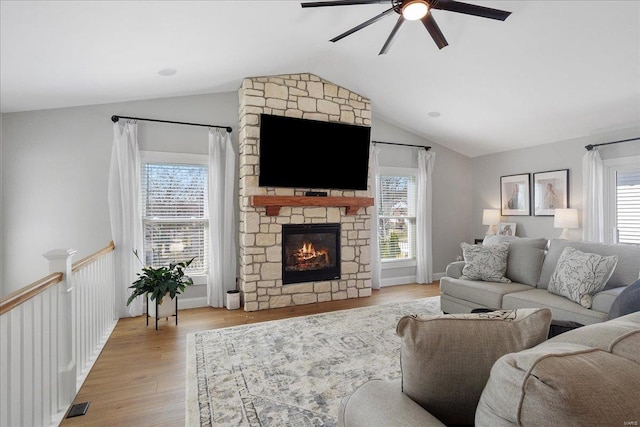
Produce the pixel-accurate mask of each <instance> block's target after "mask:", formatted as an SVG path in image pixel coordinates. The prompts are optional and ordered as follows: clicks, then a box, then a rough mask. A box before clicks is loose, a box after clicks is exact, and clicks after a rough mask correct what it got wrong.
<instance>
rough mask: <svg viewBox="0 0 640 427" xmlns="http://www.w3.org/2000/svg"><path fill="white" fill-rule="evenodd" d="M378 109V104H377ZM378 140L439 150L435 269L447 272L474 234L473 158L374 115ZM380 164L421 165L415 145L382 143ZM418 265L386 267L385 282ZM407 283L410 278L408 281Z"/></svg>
mask: <svg viewBox="0 0 640 427" xmlns="http://www.w3.org/2000/svg"><path fill="white" fill-rule="evenodd" d="M374 109H375V106H374ZM371 134H372V139H373V140H374V141H384V142H391V143H401V144H414V145H423V146H430V147H431V150H432V151H433V152H434V153H436V160H435V163H434V166H433V175H432V179H433V230H432V231H433V271H434V273H436V274H437V273H444V271H445V269H446V267H447V264H448V263H450V262H451V261H455V259H456V257H457V256H458V252H459V249H460V242H462V241H469V238H470V236H471V160H470V159H469V158H468V157H466V156H463V155H462V154H460V153H457V152H455V151H452V150H449V149H448V148H445V147H443V146H441V145H439V144H436V143H434V142H431V141H428V140H425V139H423V138H421V137H419V136H416V135H415V134H412V133H410V132H407V131H405V130H403V129H400V128H398V127H396V126H394V125H392V124H390V123H388V122H385V121H384V120H383V119H381V118H379V117H376V115H375V113H374V116H373V125H372V129H371ZM379 148H380V165H381V166H396V167H414V168H415V167H418V155H417V152H416V149H414V148H401V147H390V146H388V145H383V144H380V145H379ZM415 274H416V272H415V267H413V268H398V269H393V270H383V272H382V277H381V279H382V282H383V283H384V282H385V281H389V280H391V281H393V280H392V279H393V277H399V278H402V277H413V278H414V279H415ZM405 283H406V282H405Z"/></svg>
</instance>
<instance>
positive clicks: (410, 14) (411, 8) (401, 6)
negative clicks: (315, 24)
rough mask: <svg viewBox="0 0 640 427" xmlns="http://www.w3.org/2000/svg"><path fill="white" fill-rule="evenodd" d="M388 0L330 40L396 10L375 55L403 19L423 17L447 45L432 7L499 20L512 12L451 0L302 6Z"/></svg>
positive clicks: (441, 44)
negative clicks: (388, 5) (379, 10)
mask: <svg viewBox="0 0 640 427" xmlns="http://www.w3.org/2000/svg"><path fill="white" fill-rule="evenodd" d="M388 2H391V8H389V9H387V10H385V11H384V12H382V13H380V14H379V15H376V16H374V17H373V18H371V19H369V20H368V21H365V22H363V23H362V24H360V25H357V26H355V27H353V28H351V29H350V30H348V31H345V32H344V33H342V34H340V35H339V36H336V37H334V38H332V39H331V41H332V42H337V41H338V40H341V39H343V38H345V37H347V36H348V35H351V34H353V33H355V32H356V31H358V30H361V29H363V28H365V27H367V26H369V25H371V24H373V23H375V22H377V21H379V20H380V19H382V18H384V17H385V16H387V15H389V14H391V13H393V12H395V13H397V14H398V15H400V17H399V18H398V21H397V22H396V25H395V26H394V27H393V29H392V30H391V34H389V37H387V41H386V42H385V43H384V46H382V49H381V50H380V53H379V54H378V55H384V54H385V53H387V51H388V50H389V48H390V47H391V43H393V40H394V39H395V37H396V35H397V34H398V30H400V27H402V24H404V22H405V21H417V20H420V21H422V24H423V25H424V26H425V28H426V29H427V31H428V32H429V34H430V35H431V38H432V39H433V41H434V42H435V43H436V45H437V46H438V48H439V49H442V48H443V47H445V46H447V45H449V43H447V40H446V39H445V38H444V35H443V34H442V31H440V27H438V24H436V21H435V20H434V19H433V15H431V9H440V10H448V11H450V12H458V13H464V14H466V15H473V16H480V17H482V18H489V19H497V20H499V21H504V20H505V19H507V17H508V16H509V15H511V12H506V11H504V10H499V9H492V8H490V7H484V6H477V5H475V4H469V3H462V2H459V1H454V0H333V1H316V2H307V3H301V6H302V7H324V6H352V5H359V4H375V3H380V4H384V3H388Z"/></svg>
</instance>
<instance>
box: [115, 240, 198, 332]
mask: <svg viewBox="0 0 640 427" xmlns="http://www.w3.org/2000/svg"><path fill="white" fill-rule="evenodd" d="M133 254H134V255H135V256H136V258H137V259H138V261H140V264H142V266H143V267H142V273H137V274H138V280H136V281H135V282H133V284H132V285H131V286H129V289H133V291H132V292H131V295H130V296H129V299H127V305H129V304H131V303H132V302H133V300H135V299H136V298H137V297H139V296H142V295H144V296H145V297H146V298H147V314H146V318H147V326H149V316H152V317H155V319H156V329H158V319H160V318H162V317H164V318H166V319H167V320H169V316H175V317H176V325H177V324H178V295H179V294H181V293H182V292H184V290H185V288H186V287H187V286H191V285H193V279H192V278H191V277H189V276H185V274H184V271H185V270H186V269H187V268H188V267H189V265H191V263H192V262H193V260H194V259H196V258H195V257H193V258H191V259H190V260H188V261H184V262H179V263H175V264H174V263H170V264H169V267H166V266H163V267H145V266H144V263H143V262H142V260H141V259H140V257H139V256H138V251H136V250H134V251H133ZM167 295H169V298H171V301H170V302H167V303H165V304H162V303H163V299H164V297H165V296H167ZM152 302H155V303H152ZM172 302H175V304H172Z"/></svg>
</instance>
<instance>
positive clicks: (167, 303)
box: [147, 296, 178, 319]
mask: <svg viewBox="0 0 640 427" xmlns="http://www.w3.org/2000/svg"><path fill="white" fill-rule="evenodd" d="M177 298H178V297H177V296H176V297H175V298H169V297H168V296H165V297H164V298H162V304H158V315H157V316H156V301H155V300H154V301H151V299H149V297H147V307H148V312H149V316H151V317H157V318H159V319H162V318H169V317H170V316H173V315H175V314H176V300H177Z"/></svg>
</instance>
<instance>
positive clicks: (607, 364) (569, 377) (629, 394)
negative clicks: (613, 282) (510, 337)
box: [475, 314, 640, 426]
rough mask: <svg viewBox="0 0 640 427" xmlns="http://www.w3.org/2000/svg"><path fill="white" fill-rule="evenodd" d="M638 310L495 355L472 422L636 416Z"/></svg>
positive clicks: (583, 422) (626, 419) (576, 421)
mask: <svg viewBox="0 0 640 427" xmlns="http://www.w3.org/2000/svg"><path fill="white" fill-rule="evenodd" d="M639 347H640V314H638V315H637V316H636V317H633V316H629V317H627V316H623V317H621V318H619V319H615V320H613V321H609V322H604V323H599V324H596V325H590V326H586V327H582V328H578V329H574V330H572V331H569V332H566V333H564V334H561V335H558V336H556V337H554V338H552V339H550V340H549V341H546V342H544V343H542V344H540V345H538V346H537V347H535V348H532V349H528V350H524V351H521V352H519V353H511V354H507V355H505V356H503V357H501V358H500V359H499V360H498V361H497V362H496V363H495V364H494V366H493V368H492V369H491V375H490V377H489V380H488V382H487V385H486V387H485V389H484V390H483V392H482V396H481V398H480V402H479V404H478V408H477V411H476V419H475V421H476V425H492V426H493V425H536V426H537V425H579V426H605V425H606V426H615V425H625V424H626V425H629V423H635V422H637V421H638V420H640V393H636V392H635V390H636V389H637V384H640V366H639V365H638V363H639V362H640V359H639V358H638V353H639V352H638V348H639Z"/></svg>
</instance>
